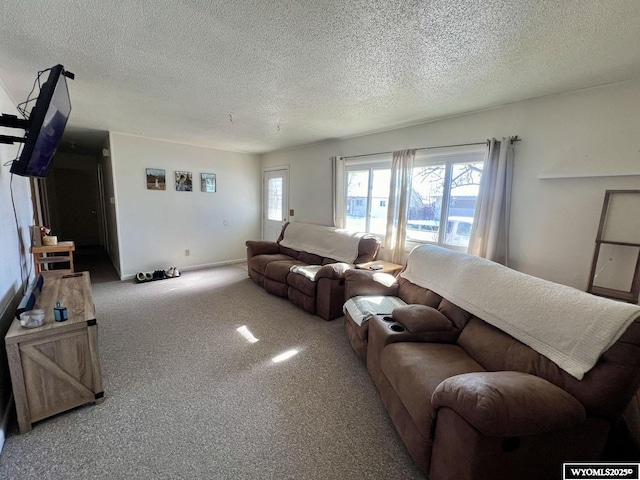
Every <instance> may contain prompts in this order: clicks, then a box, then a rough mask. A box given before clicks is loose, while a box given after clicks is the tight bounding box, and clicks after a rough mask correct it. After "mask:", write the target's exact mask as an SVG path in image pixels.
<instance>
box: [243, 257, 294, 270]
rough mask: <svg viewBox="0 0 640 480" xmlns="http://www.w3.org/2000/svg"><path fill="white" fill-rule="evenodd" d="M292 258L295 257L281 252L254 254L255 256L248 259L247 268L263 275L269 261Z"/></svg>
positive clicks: (291, 259)
mask: <svg viewBox="0 0 640 480" xmlns="http://www.w3.org/2000/svg"><path fill="white" fill-rule="evenodd" d="M293 260H295V259H294V258H292V257H290V256H288V255H284V254H282V253H276V254H265V255H256V256H255V257H251V260H249V268H251V269H253V270H255V271H256V272H258V273H260V274H262V275H264V274H265V272H266V271H267V265H269V264H270V263H272V262H282V261H293Z"/></svg>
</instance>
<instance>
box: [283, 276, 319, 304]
mask: <svg viewBox="0 0 640 480" xmlns="http://www.w3.org/2000/svg"><path fill="white" fill-rule="evenodd" d="M287 283H288V284H289V286H290V287H292V288H295V289H296V290H300V291H301V292H302V293H304V294H305V295H309V296H312V297H313V298H314V299H315V296H316V288H317V282H314V281H312V280H310V279H308V278H307V277H305V276H304V275H301V274H300V273H296V272H289V275H287Z"/></svg>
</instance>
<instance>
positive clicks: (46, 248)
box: [29, 242, 76, 275]
mask: <svg viewBox="0 0 640 480" xmlns="http://www.w3.org/2000/svg"><path fill="white" fill-rule="evenodd" d="M75 249H76V245H75V243H74V242H58V244H57V245H42V246H39V247H31V248H30V249H29V251H30V252H31V253H32V254H33V263H34V264H35V266H36V275H37V274H39V273H40V272H42V265H44V264H45V263H60V262H69V269H70V270H71V273H73V252H74V251H75ZM49 253H66V255H55V256H51V257H49V256H47V257H45V256H44V254H49Z"/></svg>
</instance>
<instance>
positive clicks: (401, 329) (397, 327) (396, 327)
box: [389, 323, 404, 332]
mask: <svg viewBox="0 0 640 480" xmlns="http://www.w3.org/2000/svg"><path fill="white" fill-rule="evenodd" d="M389 329H391V330H393V331H394V332H404V327H403V326H402V325H398V324H397V323H394V324H392V325H389Z"/></svg>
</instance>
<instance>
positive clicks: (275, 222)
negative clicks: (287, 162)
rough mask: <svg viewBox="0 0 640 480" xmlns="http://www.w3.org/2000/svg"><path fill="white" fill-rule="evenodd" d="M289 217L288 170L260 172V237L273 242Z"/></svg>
mask: <svg viewBox="0 0 640 480" xmlns="http://www.w3.org/2000/svg"><path fill="white" fill-rule="evenodd" d="M288 218H289V170H288V169H286V168H283V169H281V170H266V171H264V172H263V174H262V239H263V240H271V241H273V242H275V241H276V240H277V239H278V237H279V236H280V232H281V231H282V226H283V225H284V224H285V223H286V222H287V219H288Z"/></svg>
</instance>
